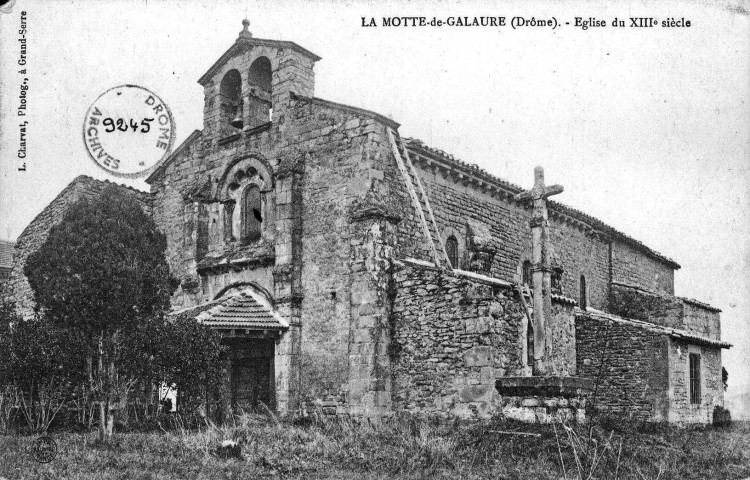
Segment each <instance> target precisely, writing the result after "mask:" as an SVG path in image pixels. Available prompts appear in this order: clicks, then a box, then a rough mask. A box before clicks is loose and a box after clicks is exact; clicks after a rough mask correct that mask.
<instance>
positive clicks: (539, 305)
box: [515, 167, 563, 375]
mask: <svg viewBox="0 0 750 480" xmlns="http://www.w3.org/2000/svg"><path fill="white" fill-rule="evenodd" d="M562 192H563V187H562V186H561V185H552V186H549V187H548V186H546V185H544V169H543V168H542V167H536V168H534V187H533V188H532V189H531V190H529V191H527V192H522V193H519V194H518V195H516V197H515V198H516V200H517V201H521V202H528V201H531V202H533V206H534V211H533V213H532V217H531V222H530V226H531V238H532V261H533V265H532V269H531V270H532V281H533V283H534V286H533V292H534V313H533V317H532V318H533V332H534V365H532V371H533V373H534V374H535V375H545V374H550V373H552V372H551V370H550V369H551V362H549V361H548V357H549V355H548V352H549V350H550V347H551V339H550V337H551V335H550V333H549V332H548V327H549V325H550V321H551V318H552V291H551V283H552V281H551V278H552V277H551V272H552V269H551V267H550V261H549V248H548V245H549V231H548V227H549V222H548V215H547V197H551V196H552V195H557V194H559V193H562Z"/></svg>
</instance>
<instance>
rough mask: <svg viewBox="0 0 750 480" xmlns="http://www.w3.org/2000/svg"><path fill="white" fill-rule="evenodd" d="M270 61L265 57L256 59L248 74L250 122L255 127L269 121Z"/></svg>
mask: <svg viewBox="0 0 750 480" xmlns="http://www.w3.org/2000/svg"><path fill="white" fill-rule="evenodd" d="M271 75H272V72H271V61H270V60H269V59H268V58H266V57H258V58H257V59H256V60H255V61H254V62H253V63H252V65H250V71H249V74H248V83H249V84H250V96H249V97H248V100H249V102H250V105H249V108H250V122H251V125H250V126H251V127H256V126H258V125H262V124H264V123H267V122H270V121H271V113H272V112H271V106H272V103H271V92H272V90H271Z"/></svg>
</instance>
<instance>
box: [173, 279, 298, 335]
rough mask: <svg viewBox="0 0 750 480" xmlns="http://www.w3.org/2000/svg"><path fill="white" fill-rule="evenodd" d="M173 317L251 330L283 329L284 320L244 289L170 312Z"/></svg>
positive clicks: (254, 293)
mask: <svg viewBox="0 0 750 480" xmlns="http://www.w3.org/2000/svg"><path fill="white" fill-rule="evenodd" d="M170 316H171V317H173V318H195V319H197V320H198V321H199V322H200V323H203V324H204V325H207V326H209V327H216V328H247V329H251V330H284V329H286V328H288V327H289V323H288V322H287V321H286V320H284V318H283V317H281V315H279V314H278V313H277V312H276V311H275V310H274V308H273V306H272V305H271V304H270V302H268V301H267V300H266V299H265V298H263V296H261V295H260V294H258V293H256V292H254V291H253V290H252V289H246V290H243V291H242V292H239V293H237V294H235V295H233V296H230V297H227V298H222V299H219V300H214V301H213V302H208V303H204V304H203V305H198V306H196V307H192V308H187V309H184V310H180V311H177V312H174V313H172V314H170Z"/></svg>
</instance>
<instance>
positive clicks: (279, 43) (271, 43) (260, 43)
mask: <svg viewBox="0 0 750 480" xmlns="http://www.w3.org/2000/svg"><path fill="white" fill-rule="evenodd" d="M252 47H271V48H278V49H284V48H289V49H291V50H294V51H295V52H298V53H301V54H302V55H305V56H306V57H308V58H310V59H312V61H313V62H317V61H318V60H320V57H319V56H317V55H315V54H314V53H312V52H311V51H310V50H307V49H306V48H303V47H300V46H299V45H297V44H296V43H294V42H288V41H284V40H269V39H265V38H241V37H240V38H238V39H237V41H236V42H235V43H233V44H232V46H231V47H229V48H228V49H227V51H226V52H224V54H222V56H221V57H219V59H218V60H216V62H214V64H213V65H211V68H209V69H208V71H207V72H206V73H204V74H203V75H202V76H201V78H199V79H198V83H200V84H201V85H203V86H205V85H206V84H207V83H208V82H209V80H211V77H213V76H214V75H215V74H216V72H218V71H219V70H221V67H223V66H224V65H225V64H226V63H227V61H229V59H230V58H232V57H234V56H236V55H241V54H242V53H244V52H245V51H247V49H248V48H252Z"/></svg>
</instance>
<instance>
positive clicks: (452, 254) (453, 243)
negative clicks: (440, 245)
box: [445, 235, 458, 268]
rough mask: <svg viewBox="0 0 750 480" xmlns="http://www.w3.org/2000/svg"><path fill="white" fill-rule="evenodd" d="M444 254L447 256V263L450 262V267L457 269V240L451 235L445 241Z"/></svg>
mask: <svg viewBox="0 0 750 480" xmlns="http://www.w3.org/2000/svg"><path fill="white" fill-rule="evenodd" d="M445 253H446V254H448V261H449V262H451V267H453V268H458V240H456V237H455V236H453V235H451V236H450V237H448V239H447V240H446V241H445Z"/></svg>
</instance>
